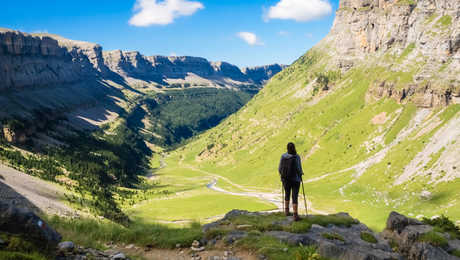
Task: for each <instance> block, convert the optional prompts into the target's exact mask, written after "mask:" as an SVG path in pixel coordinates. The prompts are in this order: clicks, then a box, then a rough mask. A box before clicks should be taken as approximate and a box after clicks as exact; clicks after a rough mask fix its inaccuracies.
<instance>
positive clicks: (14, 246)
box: [0, 232, 52, 260]
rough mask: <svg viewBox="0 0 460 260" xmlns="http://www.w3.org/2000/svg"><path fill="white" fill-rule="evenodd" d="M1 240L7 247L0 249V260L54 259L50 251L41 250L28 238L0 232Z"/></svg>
mask: <svg viewBox="0 0 460 260" xmlns="http://www.w3.org/2000/svg"><path fill="white" fill-rule="evenodd" d="M0 239H1V240H3V241H5V242H6V246H5V247H2V248H0V259H2V260H3V259H5V260H10V259H11V260H16V259H17V260H42V259H49V258H50V257H52V255H51V253H50V251H49V250H47V249H44V248H39V247H38V246H37V245H36V244H35V243H34V242H33V241H29V240H27V237H26V236H24V237H20V236H15V235H10V234H6V233H1V232H0Z"/></svg>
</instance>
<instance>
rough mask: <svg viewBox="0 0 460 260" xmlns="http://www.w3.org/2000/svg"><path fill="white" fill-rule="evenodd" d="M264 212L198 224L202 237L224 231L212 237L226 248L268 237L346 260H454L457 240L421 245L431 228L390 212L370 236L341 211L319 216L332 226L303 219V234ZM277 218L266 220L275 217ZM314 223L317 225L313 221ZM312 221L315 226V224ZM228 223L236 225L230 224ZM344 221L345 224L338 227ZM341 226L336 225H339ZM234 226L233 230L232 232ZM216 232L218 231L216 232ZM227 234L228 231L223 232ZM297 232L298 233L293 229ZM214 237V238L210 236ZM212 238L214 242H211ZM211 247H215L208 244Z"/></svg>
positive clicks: (311, 218)
mask: <svg viewBox="0 0 460 260" xmlns="http://www.w3.org/2000/svg"><path fill="white" fill-rule="evenodd" d="M279 216H280V215H278V216H276V215H273V214H270V213H259V212H248V211H241V210H233V211H231V212H229V213H227V214H226V215H225V216H224V218H223V219H221V220H218V221H216V222H213V223H210V224H206V225H204V226H203V232H204V233H205V234H212V233H219V232H221V233H226V235H225V236H217V239H222V240H223V242H224V243H226V244H233V243H234V242H236V241H238V240H241V239H244V238H246V237H249V236H251V237H252V239H255V238H254V236H268V237H272V238H275V239H278V240H280V241H281V242H284V243H286V244H288V245H290V246H299V245H303V246H314V247H315V248H316V249H317V252H318V253H319V254H320V255H321V256H322V257H327V258H332V259H340V260H343V259H347V260H359V259H362V260H365V259H366V260H367V259H382V260H384V259H385V260H387V259H388V260H389V259H401V260H403V259H405V260H440V259H446V260H455V259H460V258H458V257H456V256H454V255H452V254H450V253H452V252H454V250H458V246H459V245H460V241H459V240H457V239H453V238H451V237H450V236H449V234H447V233H440V234H439V235H441V236H445V237H446V240H448V243H446V246H445V247H442V246H438V245H435V244H434V243H430V242H429V241H423V240H421V239H420V237H421V236H422V235H423V234H426V233H428V232H431V231H433V230H434V228H433V227H432V226H430V225H427V224H423V223H422V222H420V221H418V220H416V219H410V218H407V217H405V216H403V215H401V214H398V213H396V212H392V213H391V214H390V215H389V217H388V220H387V226H386V229H385V230H384V231H383V232H382V233H381V234H376V233H374V232H373V231H372V230H370V229H369V228H368V227H367V226H366V225H364V224H362V223H360V222H359V221H358V220H356V219H352V218H351V217H350V216H349V215H348V214H347V213H339V214H333V215H329V216H324V218H328V219H334V218H335V219H340V221H338V222H336V223H333V222H331V223H329V224H328V223H327V221H326V220H321V216H304V217H303V220H301V222H300V223H301V224H300V225H298V227H299V226H302V225H304V226H306V225H307V223H309V224H310V225H311V227H310V228H309V229H308V230H306V231H303V232H293V231H288V230H292V229H291V227H292V226H293V223H294V221H293V219H292V218H291V217H287V218H285V219H282V218H281V219H279V218H280V217H279ZM276 218H278V220H272V219H276ZM267 219H270V220H272V221H273V222H272V223H271V224H269V223H267V224H269V225H268V226H267V225H266V224H265V225H263V226H262V230H261V229H258V227H257V226H256V225H254V224H252V225H244V229H243V230H244V231H243V230H239V228H238V227H241V226H243V225H242V223H244V221H245V220H246V221H250V222H251V223H255V221H257V220H259V221H260V222H261V223H262V222H266V221H267ZM318 220H319V221H318ZM315 221H318V223H320V224H321V225H319V224H315ZM232 222H236V223H238V225H236V226H235V225H234V224H233V223H232ZM346 222H348V225H347V224H344V223H346ZM340 223H342V224H340ZM235 228H236V229H235ZM217 230H220V231H218V232H216V231H217ZM224 230H227V231H228V232H224ZM295 230H298V229H295ZM215 239H216V238H215ZM215 239H214V240H215ZM212 243H216V242H215V241H212Z"/></svg>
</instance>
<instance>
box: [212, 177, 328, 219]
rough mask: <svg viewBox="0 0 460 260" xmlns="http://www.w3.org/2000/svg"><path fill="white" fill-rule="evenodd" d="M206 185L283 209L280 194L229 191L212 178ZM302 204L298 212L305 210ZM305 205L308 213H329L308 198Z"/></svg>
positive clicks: (222, 191) (300, 203)
mask: <svg viewBox="0 0 460 260" xmlns="http://www.w3.org/2000/svg"><path fill="white" fill-rule="evenodd" d="M206 187H207V188H208V189H210V190H213V191H217V192H221V193H225V194H228V195H233V196H243V197H254V198H258V199H260V200H263V201H266V202H270V203H273V204H275V205H276V206H277V207H278V210H283V201H282V200H283V198H282V196H281V195H280V194H275V193H267V192H257V191H247V192H231V191H227V190H224V189H222V188H220V187H218V186H217V179H214V180H212V181H211V182H210V183H209V184H207V185H206ZM246 190H247V189H246ZM300 196H302V195H300ZM299 199H300V200H301V199H302V198H299ZM303 204H304V203H302V202H301V201H299V211H300V212H302V209H303V211H304V210H305V206H304V205H303ZM307 207H308V212H309V213H310V214H311V213H314V214H322V215H327V214H329V213H327V212H324V211H321V210H317V209H315V208H313V206H312V203H311V201H310V200H308V199H307ZM278 210H274V211H278Z"/></svg>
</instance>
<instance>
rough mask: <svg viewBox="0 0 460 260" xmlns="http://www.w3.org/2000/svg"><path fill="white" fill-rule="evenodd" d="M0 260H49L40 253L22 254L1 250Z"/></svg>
mask: <svg viewBox="0 0 460 260" xmlns="http://www.w3.org/2000/svg"><path fill="white" fill-rule="evenodd" d="M0 259H2V260H47V259H49V258H48V257H46V256H43V255H41V254H39V253H20V252H10V251H2V250H0Z"/></svg>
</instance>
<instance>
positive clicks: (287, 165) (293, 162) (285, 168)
mask: <svg viewBox="0 0 460 260" xmlns="http://www.w3.org/2000/svg"><path fill="white" fill-rule="evenodd" d="M296 175H297V156H292V157H290V158H283V159H281V178H282V179H284V180H288V179H294V178H295V176H296Z"/></svg>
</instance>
